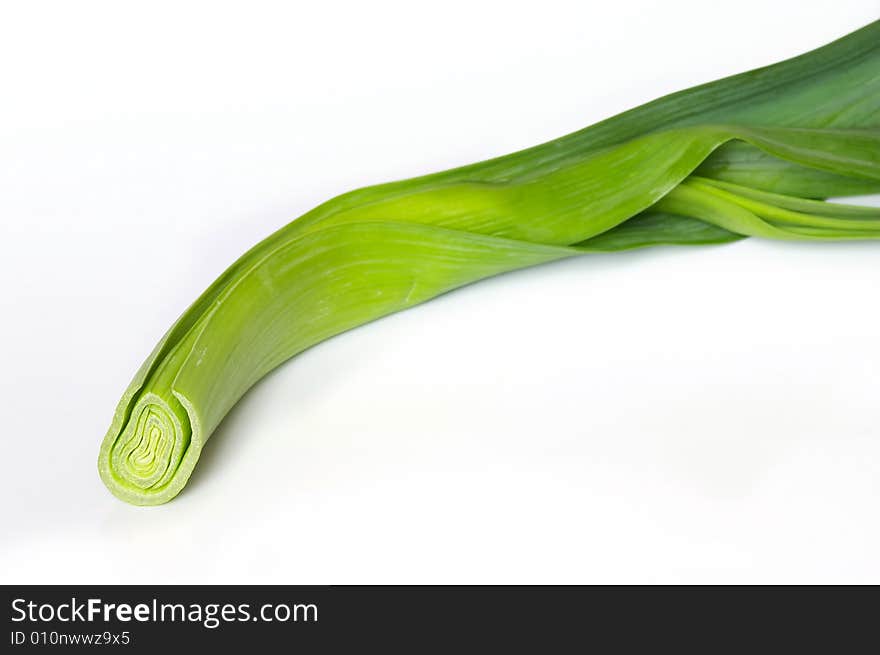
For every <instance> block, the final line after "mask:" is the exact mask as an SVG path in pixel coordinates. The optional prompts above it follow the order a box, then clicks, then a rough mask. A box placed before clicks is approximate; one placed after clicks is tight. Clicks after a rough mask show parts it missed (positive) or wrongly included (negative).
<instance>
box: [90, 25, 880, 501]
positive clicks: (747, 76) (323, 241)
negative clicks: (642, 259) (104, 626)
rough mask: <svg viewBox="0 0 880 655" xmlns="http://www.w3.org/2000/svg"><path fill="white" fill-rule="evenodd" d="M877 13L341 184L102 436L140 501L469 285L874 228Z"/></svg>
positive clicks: (195, 322)
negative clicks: (393, 320) (364, 337)
mask: <svg viewBox="0 0 880 655" xmlns="http://www.w3.org/2000/svg"><path fill="white" fill-rule="evenodd" d="M878 191H880V22H876V23H873V24H871V25H869V26H867V27H865V28H863V29H861V30H859V31H857V32H854V33H852V34H850V35H848V36H846V37H844V38H842V39H840V40H838V41H836V42H834V43H832V44H830V45H827V46H825V47H823V48H820V49H818V50H815V51H813V52H810V53H807V54H804V55H801V56H800V57H797V58H795V59H791V60H788V61H785V62H782V63H779V64H775V65H773V66H769V67H767V68H763V69H759V70H756V71H751V72H748V73H744V74H741V75H737V76H734V77H730V78H726V79H723V80H719V81H717V82H713V83H710V84H706V85H703V86H699V87H695V88H693V89H689V90H686V91H682V92H679V93H676V94H673V95H670V96H667V97H664V98H661V99H659V100H656V101H654V102H651V103H648V104H646V105H644V106H642V107H639V108H636V109H633V110H631V111H628V112H625V113H623V114H620V115H619V116H616V117H614V118H611V119H608V120H606V121H603V122H601V123H598V124H596V125H594V126H592V127H588V128H586V129H584V130H581V131H579V132H576V133H574V134H571V135H568V136H565V137H562V138H560V139H558V140H556V141H551V142H549V143H545V144H543V145H540V146H536V147H534V148H531V149H528V150H524V151H521V152H517V153H513V154H510V155H507V156H504V157H500V158H497V159H492V160H489V161H485V162H481V163H478V164H473V165H470V166H465V167H462V168H457V169H453V170H450V171H445V172H442V173H437V174H434V175H428V176H424V177H420V178H414V179H410V180H404V181H401V182H395V183H390V184H382V185H378V186H373V187H368V188H364V189H359V190H356V191H353V192H350V193H347V194H344V195H341V196H338V197H336V198H334V199H332V200H330V201H328V202H326V203H324V204H323V205H321V206H319V207H317V208H316V209H314V210H312V211H310V212H308V213H307V214H305V215H304V216H301V217H300V218H298V219H297V220H295V221H293V222H291V223H290V224H288V225H287V226H285V227H283V228H281V229H280V230H278V231H277V232H276V233H275V234H273V235H271V236H269V237H268V238H266V239H265V240H264V241H262V242H260V243H258V244H257V245H256V246H254V247H253V248H251V250H249V251H248V252H246V253H245V254H244V255H242V257H241V258H239V259H238V261H236V262H235V263H233V264H232V265H231V266H230V267H229V268H228V269H227V270H226V272H224V273H223V274H222V275H221V276H220V277H219V278H218V279H217V280H216V281H215V282H214V283H213V284H212V285H211V286H210V287H209V288H208V289H207V290H206V291H205V292H204V293H203V294H202V295H201V296H200V297H199V298H198V299H197V300H196V301H195V302H194V303H193V304H192V305H191V306H190V307H189V309H187V310H186V311H185V312H184V313H183V315H182V316H181V317H180V318H179V319H178V321H177V322H176V323H175V324H174V325H173V326H172V327H171V328H170V330H169V331H168V332H167V333H166V335H165V337H164V338H163V339H162V340H161V341H160V342H159V344H158V345H157V346H156V348H155V349H154V350H153V353H152V354H151V355H150V356H149V358H148V359H147V361H146V362H145V363H144V364H143V366H142V367H141V369H140V370H139V371H138V373H137V374H136V375H135V378H134V380H133V381H132V383H131V385H130V386H129V387H128V389H127V390H126V391H125V393H124V394H123V397H122V399H121V401H120V403H119V405H118V408H117V410H116V413H115V415H114V417H113V421H112V424H111V426H110V429H109V431H108V432H107V435H106V437H105V439H104V441H103V443H102V445H101V449H100V454H99V458H98V468H99V471H100V475H101V478H102V479H103V481H104V482H105V484H106V485H107V487H108V488H109V489H110V490H111V491H112V492H113V493H114V494H115V495H116V496H118V497H119V498H121V499H123V500H125V501H128V502H130V503H134V504H138V505H154V504H160V503H164V502H167V501H168V500H170V499H171V498H173V497H174V496H175V495H177V494H178V493H179V492H180V490H181V489H182V488H183V487H184V485H185V484H186V482H187V480H188V479H189V477H190V474H191V473H192V471H193V468H194V467H195V465H196V462H197V461H198V459H199V454H200V453H201V451H202V448H203V447H204V446H205V443H206V442H207V440H208V438H209V436H210V435H211V433H212V432H213V431H214V430H215V428H216V427H217V426H218V424H219V423H220V421H221V420H222V419H223V417H224V416H225V415H226V414H227V412H228V411H229V410H230V409H231V408H232V407H233V405H235V403H236V402H237V401H238V400H239V399H240V398H241V397H242V396H243V395H244V394H245V393H246V392H247V391H248V389H249V388H250V387H251V386H253V384H254V383H256V382H257V381H258V380H259V379H260V378H262V377H263V376H264V375H266V374H267V373H268V372H269V371H271V370H272V369H273V368H275V367H277V366H278V365H279V364H281V363H282V362H284V361H285V360H287V359H289V358H290V357H292V356H294V355H296V354H297V353H299V352H302V351H303V350H305V349H306V348H309V347H310V346H312V345H314V344H316V343H318V342H320V341H322V340H324V339H327V338H328V337H331V336H333V335H335V334H339V333H340V332H343V331H345V330H348V329H351V328H353V327H356V326H358V325H362V324H364V323H366V322H368V321H372V320H374V319H377V318H380V317H382V316H386V315H388V314H390V313H392V312H396V311H399V310H401V309H405V308H407V307H412V306H413V305H417V304H419V303H421V302H424V301H426V300H428V299H430V298H433V297H435V296H437V295H439V294H442V293H445V292H446V291H450V290H452V289H455V288H457V287H461V286H462V285H466V284H469V283H471V282H475V281H477V280H480V279H483V278H486V277H489V276H493V275H497V274H499V273H504V272H506V271H511V270H515V269H519V268H523V267H527V266H533V265H536V264H541V263H545V262H550V261H554V260H558V259H564V258H568V257H574V256H580V255H584V254H588V253H592V252H610V251H619V250H625V249H630V248H639V247H645V246H653V245H662V244H689V245H698V244H717V243H725V242H730V241H734V240H737V239H741V238H744V237H750V236H753V237H764V238H770V239H782V240H815V239H823V240H825V239H833V240H841V239H873V238H878V237H880V209H874V208H868V207H857V206H848V205H841V204H835V203H829V202H826V201H825V200H824V198H827V197H831V196H839V195H852V194H864V193H876V192H878Z"/></svg>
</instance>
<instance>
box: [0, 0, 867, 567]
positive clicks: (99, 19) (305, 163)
mask: <svg viewBox="0 0 880 655" xmlns="http://www.w3.org/2000/svg"><path fill="white" fill-rule="evenodd" d="M829 4H831V6H830V7H829ZM878 9H880V7H878V3H877V2H873V1H863V2H857V1H844V0H838V1H836V2H834V3H826V2H816V3H808V2H803V1H799V2H794V1H793V2H766V0H739V1H738V2H736V3H711V2H705V1H704V0H703V1H693V2H684V1H678V2H670V1H668V0H667V1H666V2H647V1H632V0H624V1H620V2H597V3H585V2H579V1H574V2H556V1H548V0H541V2H530V3H522V4H519V3H512V2H510V1H498V2H475V1H473V0H470V1H468V0H465V1H463V2H459V1H457V0H456V1H451V0H444V2H442V3H431V4H427V3H416V2H403V1H399V2H395V1H385V0H382V1H380V0H372V1H371V2H327V1H324V2H309V3H302V4H301V5H300V6H297V5H296V4H295V3H286V4H283V5H278V6H271V7H270V6H265V5H261V4H258V3H253V2H247V3H245V2H242V3H239V4H238V5H237V6H233V7H228V8H227V7H226V6H225V5H220V4H218V3H216V2H215V3H206V4H204V5H192V4H185V3H180V2H174V3H169V4H167V5H166V4H161V3H155V2H154V3H119V2H106V3H91V2H75V3H73V2H59V3H54V4H52V3H43V2H29V3H25V2H22V3H9V4H6V5H4V9H3V10H2V11H0V224H2V232H0V247H2V258H0V277H2V280H3V282H2V284H3V289H2V291H3V292H2V294H0V303H2V304H0V314H2V323H0V338H2V361H0V369H2V370H0V372H2V375H0V396H2V416H0V425H2V431H0V440H2V462H3V464H2V469H3V473H2V478H0V485H2V486H0V582H3V583H25V582H29V583H50V582H57V583H62V582H114V583H154V582H156V583H158V582H166V583H184V582H204V583H211V582H235V583H342V582H350V583H368V582H388V583H391V582H396V583H408V582H425V583H427V582H433V583H446V582H450V583H451V582H462V583H489V582H511V583H512V582H520V583H534V582H585V583H593V582H875V583H877V582H880V556H878V553H880V525H878V523H880V519H878V516H880V512H878V507H880V434H878V418H880V374H878V367H880V338H878V330H880V328H878V324H880V302H878V290H880V244H876V243H873V244H872V243H863V244H847V245H844V244H816V245H803V244H800V245H798V244H784V243H771V242H762V241H758V240H752V241H747V242H742V243H738V244H734V245H729V246H721V247H706V248H696V249H692V250H688V249H681V248H663V249H657V250H651V251H643V252H635V253H629V254H614V255H609V256H594V257H589V258H582V259H578V260H577V261H567V262H564V263H558V264H553V265H548V266H543V267H540V268H538V269H533V270H528V271H524V272H519V273H515V274H511V275H506V276H503V277H501V278H497V279H493V280H490V281H488V282H484V283H481V284H478V285H474V286H472V287H469V288H466V289H464V290H461V291H458V292H455V293H452V294H449V295H448V296H445V297H443V298H440V299H438V300H436V301H433V302H431V303H428V304H427V305H424V306H422V307H419V308H416V309H414V310H411V311H408V312H405V313H403V314H400V315H396V316H393V317H391V318H388V319H385V320H382V321H379V322H377V323H374V324H372V325H369V326H367V327H364V328H361V329H358V330H355V331H354V332H351V333H349V334H346V335H343V336H342V337H339V338H336V339H333V340H331V341H330V342H327V343H324V344H322V345H320V346H318V347H316V348H314V349H312V350H311V351H309V352H307V353H305V354H303V355H302V356H300V357H298V358H296V359H295V360H293V361H291V362H289V363H288V364H287V365H285V366H283V367H281V368H280V369H279V370H278V371H276V372H275V373H274V374H272V375H270V376H269V377H268V378H267V379H266V380H265V381H263V382H262V383H261V384H259V385H258V386H257V387H256V388H255V389H254V390H253V391H252V392H251V393H250V394H248V395H247V396H246V397H245V399H244V400H243V401H242V402H241V403H240V405H239V406H237V408H236V409H234V410H233V412H232V413H231V414H230V415H229V417H228V419H227V420H226V421H225V422H224V424H223V425H222V426H221V428H220V430H219V431H218V432H217V433H216V434H215V436H214V437H213V438H212V440H211V441H210V442H209V444H208V446H207V449H206V451H205V452H204V454H203V457H202V461H201V462H200V463H199V465H198V467H197V469H196V472H195V474H194V476H193V478H192V480H191V482H190V484H189V486H188V487H187V488H186V489H185V491H184V493H182V494H181V495H180V496H179V497H178V498H177V499H176V500H175V501H173V502H172V503H170V504H168V505H165V506H161V507H153V508H136V507H131V506H128V505H125V504H123V503H122V502H120V501H118V500H116V499H115V498H113V497H112V496H111V495H110V494H109V493H108V492H107V491H106V490H105V489H104V487H103V485H102V484H101V482H100V480H99V478H98V475H97V472H96V465H95V461H96V457H97V452H98V445H99V443H100V440H101V438H102V437H103V435H104V431H105V430H106V428H107V425H108V424H109V421H110V418H111V415H112V413H113V410H114V408H115V406H116V403H117V401H118V398H119V396H120V395H121V393H122V391H123V390H124V389H125V387H126V385H127V384H128V382H129V380H130V378H131V376H132V375H133V373H134V372H135V370H136V369H137V367H138V366H139V365H140V363H141V361H142V360H143V359H144V358H145V357H146V355H147V354H148V353H149V351H150V350H151V349H152V347H153V345H154V344H155V342H156V341H157V340H158V339H159V337H160V336H161V335H162V334H163V332H164V331H165V330H166V328H167V327H168V326H169V325H170V324H171V323H172V322H173V321H174V319H175V318H176V317H177V315H178V314H179V313H180V312H181V311H182V310H183V309H184V308H185V307H186V306H187V305H188V304H189V302H190V301H191V300H192V299H193V298H195V297H196V296H197V295H198V294H199V293H200V292H201V291H202V290H203V289H204V288H205V287H206V286H207V285H208V284H209V283H210V282H211V280H213V279H214V277H216V276H217V275H218V274H219V273H220V272H221V271H222V270H223V269H224V268H225V267H226V266H227V265H228V264H229V263H230V262H231V261H232V260H233V259H234V258H235V257H236V256H238V255H239V254H241V253H242V252H243V250H245V249H246V248H247V247H249V246H250V245H251V244H253V243H255V242H256V241H258V240H259V239H261V238H262V237H264V236H265V235H267V234H268V233H270V232H271V231H272V230H274V229H275V228H277V227H279V226H281V225H282V224H284V223H286V222H287V221H289V220H290V219H292V218H294V217H296V216H297V215H299V214H301V213H302V212H304V211H305V210H307V209H309V208H310V207H312V206H314V205H315V204H317V203H319V202H320V201H322V200H324V199H326V198H328V197H330V196H332V195H334V194H337V193H340V192H343V191H346V190H348V189H351V188H353V187H357V186H361V185H365V184H369V183H374V182H382V181H386V180H391V179H396V178H401V177H409V176H412V175H415V174H420V173H425V172H431V171H434V170H439V169H443V168H447V167H450V166H454V165H458V164H465V163H470V162H472V161H476V160H480V159H484V158H486V157H489V156H493V155H497V154H503V153H505V152H508V151H511V150H515V149H519V148H522V147H526V146H530V145H533V144H536V143H539V142H541V141H545V140H547V139H550V138H553V137H556V136H559V135H562V134H564V133H567V132H571V131H573V130H576V129H579V128H581V127H583V126H585V125H588V124H590V123H592V122H595V121H597V120H599V119H601V118H604V117H606V116H609V115H612V114H614V113H616V112H618V111H621V110H624V109H627V108H629V107H631V106H634V105H636V104H639V103H641V102H644V101H647V100H650V99H652V98H654V97H656V96H659V95H662V94H664V93H667V92H671V91H675V90H678V89H680V88H684V87H688V86H691V85H693V84H696V83H700V82H704V81H708V80H710V79H713V78H717V77H720V76H723V75H727V74H732V73H736V72H739V71H742V70H746V69H749V68H752V67H756V66H759V65H764V64H768V63H771V62H774V61H777V60H779V59H782V58H786V57H789V56H793V55H796V54H799V53H801V52H803V51H806V50H808V49H811V48H813V47H816V46H819V45H822V44H824V43H826V42H828V41H830V40H833V39H834V38H837V37H839V36H842V35H844V34H845V33H847V32H849V31H851V30H854V29H856V28H858V27H860V26H862V25H864V24H866V23H868V22H870V21H871V20H873V19H875V18H876V17H877V16H878V13H880V12H878V11H877V10H878ZM873 202H875V203H876V202H877V198H875V199H874V200H873Z"/></svg>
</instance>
